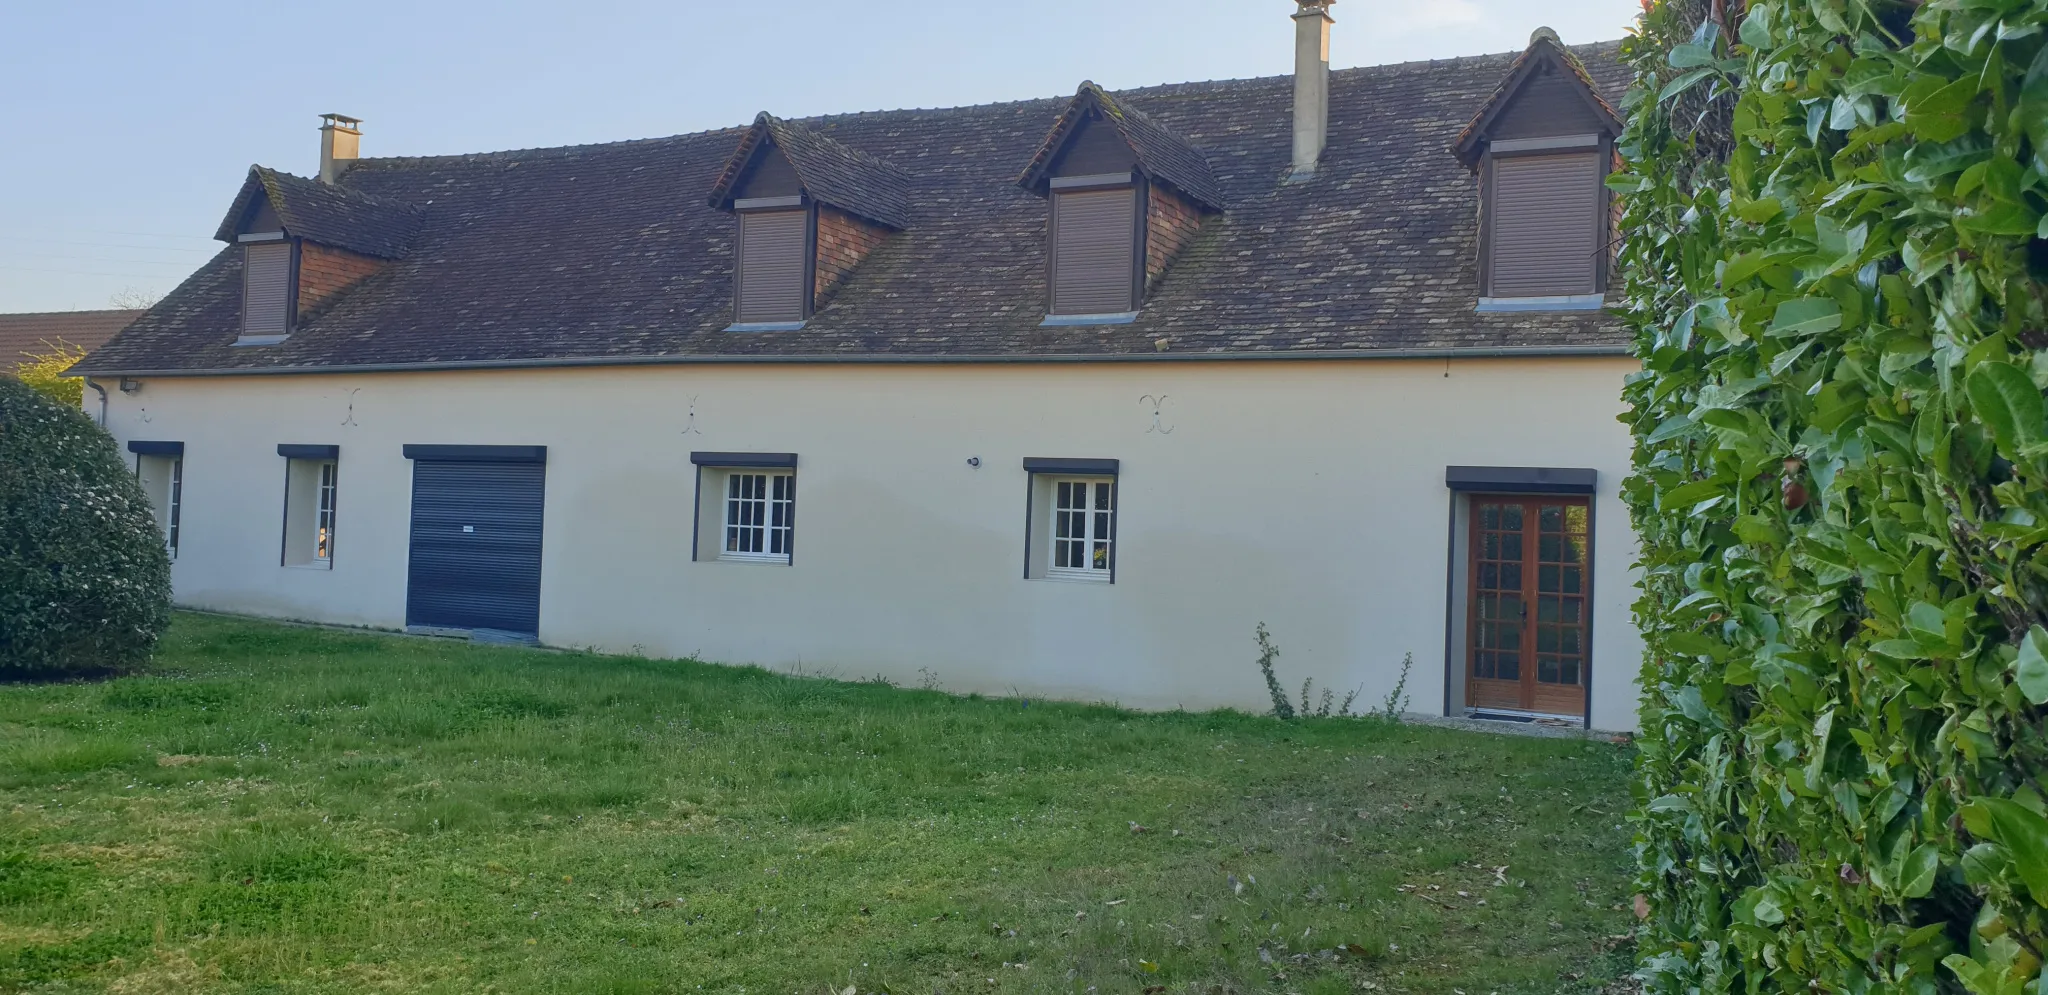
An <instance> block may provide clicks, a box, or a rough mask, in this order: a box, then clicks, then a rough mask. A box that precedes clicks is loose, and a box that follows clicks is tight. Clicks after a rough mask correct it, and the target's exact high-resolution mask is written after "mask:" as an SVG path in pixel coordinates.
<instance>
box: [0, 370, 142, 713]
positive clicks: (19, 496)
mask: <svg viewBox="0 0 2048 995" xmlns="http://www.w3.org/2000/svg"><path fill="white" fill-rule="evenodd" d="M169 618H170V561H169V558H168V556H167V554H166V553H165V552H164V540H163V535H162V533H161V532H160V531H159V530H158V529H157V524H156V519H155V517H154V516H153V515H152V514H151V512H150V508H149V503H148V501H147V499H146V498H145V497H144V496H143V494H142V490H141V487H140V486H139V485H138V484H137V483H136V481H135V477H134V475H133V474H132V473H130V472H129V471H128V469H127V467H126V466H124V465H123V463H122V461H121V456H120V453H119V452H117V451H116V450H115V448H114V441H113V439H111V438H109V437H108V436H107V434H106V433H105V432H104V431H101V430H100V428H99V427H98V426H96V425H94V424H93V423H92V422H91V420H89V419H87V418H86V417H85V415H84V414H82V413H81V412H79V411H78V410H77V409H76V408H67V407H65V406H63V405H61V404H58V403H57V402H55V401H52V400H50V399H49V398H47V397H44V396H42V395H41V394H38V393H36V392H35V391H34V390H32V389H30V388H29V387H28V386H27V385H25V384H22V383H21V382H20V381H17V380H13V379H10V378H7V377H0V676H13V677H21V676H35V675H56V674H67V673H74V674H75V673H91V672H105V671H113V670H124V669H128V668H132V667H134V666H136V665H138V664H140V663H141V662H143V661H144V660H146V659H147V658H148V657H149V654H150V651H151V649H152V648H153V647H154V646H155V645H156V640H157V636H158V634H159V633H161V632H162V631H163V628H164V625H165V624H166V623H167V622H168V621H169Z"/></svg>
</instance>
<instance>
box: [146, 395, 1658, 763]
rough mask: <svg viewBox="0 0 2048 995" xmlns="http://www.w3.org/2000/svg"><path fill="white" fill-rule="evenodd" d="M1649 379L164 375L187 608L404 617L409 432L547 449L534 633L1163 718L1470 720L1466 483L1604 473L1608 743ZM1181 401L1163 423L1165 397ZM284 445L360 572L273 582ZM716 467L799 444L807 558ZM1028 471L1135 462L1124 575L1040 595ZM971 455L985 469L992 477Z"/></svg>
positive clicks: (1600, 722)
mask: <svg viewBox="0 0 2048 995" xmlns="http://www.w3.org/2000/svg"><path fill="white" fill-rule="evenodd" d="M1632 368H1633V364H1632V362H1630V361H1627V360H1620V359H1550V360H1540V359H1515V360H1459V361H1454V362H1449V363H1446V362H1445V361H1442V360H1434V361H1346V362H1250V363H1243V362H1233V363H1223V362H1217V363H1091V364H1081V363H1072V364H1031V365H1021V364H1020V365H995V364H980V365H955V366H901V365H887V366H881V365H877V366H866V365H834V366H791V365H758V366H753V365H714V366H655V367H617V368H581V369H552V370H530V371H489V372H461V373H411V374H391V375H353V376H322V375H293V376H263V377H239V376H238V377H199V378H170V377H155V378H149V379H147V380H145V381H144V385H143V389H142V390H141V391H140V392H138V393H136V394H134V395H132V396H130V395H124V394H121V393H119V392H115V391H111V390H110V391H109V393H110V394H111V395H112V396H111V399H110V401H109V412H108V428H109V429H110V430H111V431H112V432H113V433H114V435H115V436H116V437H117V439H119V440H120V441H122V442H123V443H126V442H127V441H129V440H132V439H150V440H172V441H182V442H184V443H185V445H186V449H185V473H184V506H183V536H182V540H181V548H180V551H179V556H178V559H177V562H176V564H175V566H174V568H173V578H174V583H175V586H176V592H177V600H178V601H179V603H180V604H183V605H187V606H192V607H202V608H210V609H218V610H226V611H234V612H248V613H255V614H261V615H272V616H280V617H289V618H302V619H313V620H320V621H327V622H338V623H348V624H358V625H369V626H382V627H392V628H396V627H400V626H402V625H403V624H404V622H405V586H406V545H407V536H408V518H407V516H408V506H409V500H410V481H411V473H412V466H411V464H410V462H409V461H407V460H406V459H405V458H404V457H403V456H402V454H401V452H400V447H401V446H402V445H403V444H406V443H439V444H492V445H545V446H547V447H548V467H547V505H546V524H545V544H546V551H545V555H544V563H543V569H542V597H541V613H540V619H541V620H540V635H541V639H542V641H543V642H546V643H549V644H553V645H560V646H583V647H594V648H597V649H601V650H606V651H615V652H635V651H638V652H645V653H647V654H651V655H663V656H667V655H699V656H701V657H703V658H704V659H708V660H718V661H725V662H733V663H759V664H763V665H767V666H771V667H776V668H789V667H794V666H798V665H801V666H802V667H803V668H804V669H805V670H807V671H824V672H830V673H836V674H838V675H840V676H847V677H856V676H869V675H874V674H882V675H885V676H888V677H891V678H894V679H896V680H898V681H902V682H910V683H914V682H916V681H918V680H919V679H920V675H919V670H920V668H924V669H927V670H929V671H931V672H933V673H935V674H936V675H937V677H938V680H939V681H940V682H941V683H942V685H943V686H944V687H946V688H948V689H950V690H956V691H968V690H978V691H984V692H1009V691H1011V690H1013V689H1014V690H1017V691H1021V692H1024V693H1027V694H1034V695H1047V696H1056V697H1067V698H1080V699H1099V700H1104V701H1115V702H1120V703H1122V704H1125V705H1131V706H1139V707H1147V708H1172V707H1176V706H1185V707H1188V708H1205V707H1211V706H1218V705H1235V706H1243V707H1247V708H1253V709H1262V708H1264V707H1266V703H1265V691H1264V688H1263V685H1262V684H1261V682H1260V678H1259V675H1258V672H1257V670H1256V668H1255V667H1254V666H1253V662H1252V661H1253V658H1254V651H1253V648H1252V629H1253V626H1254V625H1255V624H1256V623H1258V622H1260V621H1264V622H1265V623H1267V625H1268V626H1269V627H1270V628H1271V630H1272V633H1273V636H1274V639H1275V641H1276V642H1277V643H1278V644H1279V646H1280V648H1281V651H1282V656H1281V658H1280V664H1279V668H1280V671H1281V674H1282V676H1283V678H1284V679H1285V680H1286V681H1287V682H1288V683H1289V684H1290V685H1293V686H1296V687H1298V686H1299V683H1300V681H1301V680H1302V678H1304V677H1310V676H1312V677H1314V678H1315V680H1316V683H1317V685H1318V686H1323V685H1328V686H1332V687H1335V688H1337V689H1338V691H1339V693H1340V694H1341V693H1342V691H1343V690H1344V689H1348V688H1352V687H1359V686H1362V687H1363V691H1362V693H1361V697H1360V700H1361V702H1373V701H1376V700H1377V699H1378V698H1379V697H1380V696H1381V695H1382V694H1384V693H1385V691H1386V690H1387V689H1388V687H1390V686H1391V685H1392V683H1393V681H1394V679H1395V676H1396V673H1397V671H1398V668H1399V664H1400V661H1401V656H1402V654H1403V653H1404V652H1412V653H1413V654H1414V656H1415V671H1414V673H1413V675H1412V676H1411V678H1410V684H1409V688H1410V691H1411V692H1412V694H1413V704H1412V706H1411V707H1412V709H1413V710H1416V711H1428V712H1436V711H1441V710H1442V709H1443V707H1444V695H1445V627H1446V626H1445V616H1446V606H1447V593H1446V588H1447V585H1446V569H1447V559H1448V558H1447V551H1446V541H1447V538H1448V533H1449V516H1450V514H1451V501H1450V495H1449V493H1448V492H1447V490H1446V489H1445V486H1444V467H1445V466H1446V465H1449V464H1472V465H1495V466H1551V467H1590V468H1593V469H1596V470H1598V471H1599V476H1600V481H1599V493H1598V495H1597V497H1596V503H1595V521H1594V525H1595V532H1596V534H1595V538H1594V559H1595V565H1594V584H1595V588H1594V592H1593V601H1594V615H1593V626H1594V634H1593V641H1592V645H1593V661H1592V706H1591V708H1592V724H1593V725H1594V726H1595V727H1596V728H1602V729H1614V730H1620V729H1629V728H1633V726H1634V724H1635V692H1634V685H1633V682H1634V679H1635V675H1636V673H1637V669H1638V665H1639V662H1640V655H1641V644H1640V642H1639V640H1638V637H1637V635H1636V633H1635V631H1634V629H1633V627H1632V626H1631V625H1630V624H1629V613H1628V605H1629V603H1630V601H1631V600H1632V599H1633V587H1632V578H1631V575H1630V572H1629V564H1630V563H1631V561H1632V560H1633V559H1634V556H1635V552H1636V551H1635V542H1634V539H1633V536H1632V535H1631V533H1630V531H1629V528H1628V516H1627V512H1626V510H1625V509H1624V508H1623V507H1622V506H1621V504H1620V502H1619V500H1618V498H1617V488H1618V486H1619V483H1620V481H1621V478H1622V476H1623V475H1624V473H1625V472H1626V468H1627V460H1628V438H1627V432H1626V430H1625V429H1624V427H1623V426H1622V425H1620V424H1619V423H1618V422H1616V420H1615V417H1616V415H1617V414H1618V413H1619V412H1620V411H1621V404H1620V401H1619V391H1620V388H1621V381H1622V378H1623V376H1625V375H1626V374H1627V373H1628V372H1629V371H1630V370H1631V369H1632ZM1162 395H1163V396H1164V397H1165V398H1166V400H1165V402H1164V403H1163V405H1161V406H1160V410H1159V414H1158V417H1157V419H1156V421H1155V418H1154V413H1153V412H1154V405H1153V403H1152V402H1151V401H1150V400H1146V398H1158V397H1160V396H1162ZM278 443H309V444H325V443H334V444H339V445H340V446H341V458H340V465H339V469H340V487H339V502H338V504H339V520H338V524H337V527H336V533H337V541H336V552H335V558H334V568H333V569H332V570H325V569H320V570H312V569H304V568H291V567H281V566H279V563H278V560H279V541H280V531H281V516H282V514H283V489H284V480H285V461H284V460H283V459H282V458H280V457H279V456H278V455H277V451H276V447H277V444H278ZM693 450H712V451H770V452H795V453H797V454H799V458H800V464H799V468H798V481H799V485H798V516H797V527H798V532H797V540H796V562H795V564H794V565H792V566H761V565H748V564H734V563H719V562H692V561H691V559H690V533H691V517H690V516H691V511H692V500H693V492H694V480H695V469H694V467H692V466H691V464H690V462H689V454H690V452H691V451H693ZM1027 456H1049V457H1114V458H1117V459H1120V460H1122V478H1121V485H1120V486H1121V490H1120V501H1119V503H1120V506H1121V518H1120V522H1119V534H1118V539H1119V543H1120V547H1119V554H1118V570H1117V583H1116V584H1115V585H1113V586H1105V585H1093V584H1086V583H1074V582H1061V581H1047V580H1026V579H1024V578H1023V576H1022V574H1023V558H1024V521H1025V494H1026V489H1027V484H1026V482H1027V475H1026V474H1025V472H1024V471H1023V469H1022V468H1021V462H1022V460H1023V458H1024V457H1027ZM969 457H979V458H980V459H981V466H980V467H979V468H974V467H970V466H969V465H968V463H967V460H968V458H969Z"/></svg>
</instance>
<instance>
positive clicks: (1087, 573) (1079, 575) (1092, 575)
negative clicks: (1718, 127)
mask: <svg viewBox="0 0 2048 995" xmlns="http://www.w3.org/2000/svg"><path fill="white" fill-rule="evenodd" d="M1038 579H1039V580H1058V581H1065V582H1067V583H1069V584H1107V583H1109V580H1110V578H1109V571H1107V570H1061V569H1059V568H1057V567H1055V568H1053V569H1050V570H1047V571H1046V572H1045V576H1043V577H1040V578H1038Z"/></svg>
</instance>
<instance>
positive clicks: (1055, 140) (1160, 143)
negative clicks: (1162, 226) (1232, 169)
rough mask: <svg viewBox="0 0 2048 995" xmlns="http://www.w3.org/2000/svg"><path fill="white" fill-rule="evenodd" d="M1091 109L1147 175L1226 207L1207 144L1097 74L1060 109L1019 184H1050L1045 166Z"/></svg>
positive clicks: (1210, 206)
mask: <svg viewBox="0 0 2048 995" xmlns="http://www.w3.org/2000/svg"><path fill="white" fill-rule="evenodd" d="M1090 110H1100V111H1101V112H1102V116H1103V117H1104V119H1106V120H1108V121H1109V122H1110V124H1111V125H1112V126H1114V127H1115V128H1116V133H1117V135H1118V136H1119V137H1121V138H1122V139H1123V140H1124V143H1125V144H1127V145H1129V146H1130V147H1131V152H1132V154H1134V155H1136V156H1137V158H1138V168H1139V169H1141V170H1143V171H1144V173H1145V176H1146V177H1147V178H1149V179H1152V180H1154V181H1161V182H1164V183H1166V184H1167V185H1169V186H1172V187H1174V188H1175V189H1177V190H1179V191H1180V192H1181V193H1184V194H1187V195H1188V196H1189V197H1192V198H1194V200H1195V201H1196V202H1197V203H1199V204H1201V205H1202V206H1203V207H1206V208H1208V209H1209V210H1211V211H1221V210H1223V209H1224V207H1225V206H1226V200H1227V198H1226V196H1225V194H1224V192H1223V188H1222V187H1221V186H1219V185H1218V184H1217V183H1216V177H1215V176H1214V175H1213V174H1212V173H1211V172H1210V171H1209V160H1208V158H1207V157H1206V156H1204V155H1203V154H1202V152H1201V150H1199V149H1197V148H1195V147H1194V146H1193V145H1191V144H1189V143H1188V141H1187V140H1186V139H1184V138H1182V137H1180V136H1179V135H1176V134H1174V133H1173V132H1172V131H1171V130H1169V129H1168V128H1167V127H1166V126H1165V125H1162V124H1160V123H1159V122H1157V121H1154V120H1153V119H1152V118H1151V117H1150V116H1149V115H1147V114H1145V113H1144V112H1143V111H1140V110H1138V109H1137V108H1136V107H1134V106H1131V105H1130V104H1129V103H1128V102H1126V101H1122V100H1118V99H1117V98H1116V97H1115V96H1113V95H1111V94H1110V93H1109V91H1107V90H1104V89H1103V88H1101V87H1099V86H1096V85H1095V83H1094V81H1092V80H1083V81H1082V83H1081V87H1080V89H1078V90H1076V91H1074V99H1072V100H1069V101H1067V105H1066V106H1065V107H1063V108H1061V109H1060V115H1059V117H1058V118H1057V119H1055V120H1054V121H1053V125H1052V131H1051V132H1049V133H1047V134H1046V136H1045V141H1043V142H1041V143H1040V144H1039V146H1038V149H1037V151H1036V152H1034V153H1033V154H1032V156H1031V161H1030V163H1029V164H1028V165H1026V166H1025V167H1024V172H1023V173H1022V174H1021V175H1019V176H1018V177H1017V183H1018V185H1019V186H1022V187H1024V188H1025V189H1027V190H1033V191H1042V190H1043V189H1044V186H1043V185H1044V183H1045V171H1046V170H1047V169H1048V168H1050V167H1051V165H1052V160H1053V157H1054V156H1056V155H1058V154H1059V151H1060V148H1061V147H1062V146H1064V145H1065V144H1066V141H1067V136H1068V135H1070V134H1072V133H1073V130H1074V128H1075V127H1076V126H1078V125H1079V124H1080V123H1081V121H1082V120H1083V119H1085V118H1086V117H1087V115H1088V112H1089V111H1090Z"/></svg>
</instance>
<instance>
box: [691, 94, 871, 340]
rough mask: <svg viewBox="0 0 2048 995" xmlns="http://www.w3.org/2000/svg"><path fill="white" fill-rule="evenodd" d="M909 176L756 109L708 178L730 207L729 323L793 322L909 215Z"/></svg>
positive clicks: (787, 326)
mask: <svg viewBox="0 0 2048 995" xmlns="http://www.w3.org/2000/svg"><path fill="white" fill-rule="evenodd" d="M909 191H910V179H909V177H908V176H906V175H904V173H903V172H902V171H901V170H899V169H897V168H896V167H895V166H893V165H891V164H889V163H887V162H883V161H882V160H880V159H876V158H875V157H873V156H870V155H868V154H867V153H865V152H862V151H860V150H858V149H854V148H849V147H847V146H845V145H842V144H840V143H839V142H837V141H835V140H833V139H832V138H830V137H828V136H826V135H825V134H823V133H822V132H819V131H814V130H812V129H810V128H807V127H804V126H802V125H796V124H791V123H789V122H786V121H779V120H776V119H775V118H774V117H773V116H771V115H769V114H766V113H763V114H759V115H757V116H755V118H754V125H753V127H751V128H748V129H747V132H746V134H745V135H742V136H741V137H740V144H739V147H738V148H736V149H734V150H733V153H732V156H731V158H729V159H727V160H726V163H725V168H724V169H723V170H721V171H720V172H719V176H718V182H717V183H715V184H713V185H712V188H711V206H712V207H715V208H718V209H719V210H724V211H731V212H732V213H733V214H734V215H735V222H734V233H733V261H732V283H733V295H732V297H733V321H732V324H731V325H730V326H729V327H727V329H726V330H727V331H732V332H767V331H794V330H796V329H799V328H802V327H803V324H804V322H805V321H806V320H808V319H809V318H810V317H811V313H812V312H813V311H814V310H816V309H817V308H819V307H821V306H824V305H826V304H827V303H829V299H830V297H831V295H832V293H833V291H834V290H836V289H837V288H838V287H839V285H840V284H842V283H844V282H845V281H846V280H847V279H848V278H849V277H850V276H851V275H852V274H853V272H854V270H855V269H856V268H857V267H859V266H860V263H861V261H862V260H863V259H865V258H867V256H868V254H869V253H871V252H873V251H875V250H876V249H877V248H880V247H881V245H882V243H883V242H884V241H886V240H887V239H888V237H889V233H890V232H894V231H901V230H902V229H903V228H905V227H906V226H908V225H909V223H910V210H909V203H910V194H909Z"/></svg>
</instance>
